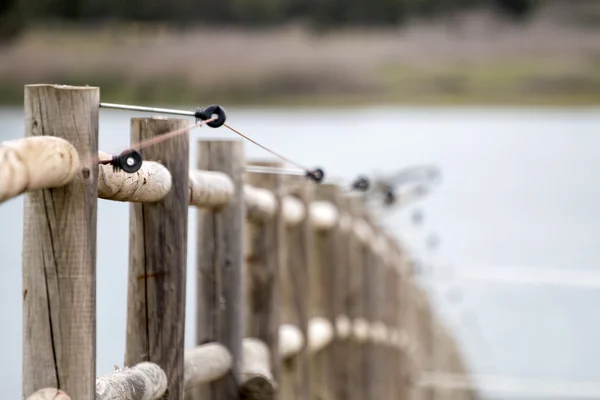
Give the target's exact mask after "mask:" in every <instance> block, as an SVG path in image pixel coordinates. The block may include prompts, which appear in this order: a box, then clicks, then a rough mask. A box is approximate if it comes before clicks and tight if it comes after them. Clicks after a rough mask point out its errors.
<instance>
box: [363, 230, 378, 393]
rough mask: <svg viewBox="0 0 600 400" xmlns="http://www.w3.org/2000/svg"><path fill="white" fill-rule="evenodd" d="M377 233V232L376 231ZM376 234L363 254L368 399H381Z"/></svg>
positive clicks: (365, 368)
mask: <svg viewBox="0 0 600 400" xmlns="http://www.w3.org/2000/svg"><path fill="white" fill-rule="evenodd" d="M374 232H375V231H374ZM375 238H376V236H375V234H373V235H372V238H371V239H370V240H369V241H368V242H367V243H366V244H365V245H364V247H363V254H364V256H363V257H364V262H363V274H362V275H363V286H362V290H363V296H364V302H365V303H364V304H365V311H364V318H365V320H366V321H367V322H368V323H369V340H367V342H366V343H365V362H364V364H363V373H364V376H365V390H366V391H367V396H366V398H368V399H376V398H379V396H380V393H379V390H378V389H379V382H378V381H379V378H380V377H379V374H378V361H379V360H378V358H379V357H378V355H379V354H378V353H379V352H378V345H377V343H376V342H375V340H374V339H375V337H376V335H374V333H375V332H376V331H375V330H373V329H372V328H373V327H375V323H376V322H377V319H378V307H377V303H378V297H379V294H380V289H381V288H379V287H378V286H379V285H378V284H379V282H378V281H379V274H380V269H381V266H380V264H379V258H378V257H377V253H376V252H375V251H374V246H373V243H374V242H375Z"/></svg>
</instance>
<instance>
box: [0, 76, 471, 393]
mask: <svg viewBox="0 0 600 400" xmlns="http://www.w3.org/2000/svg"><path fill="white" fill-rule="evenodd" d="M98 108H99V89H98V88H93V87H84V88H80V87H70V86H58V85H28V86H26V87H25V125H26V137H25V138H23V139H19V140H14V141H10V142H5V143H1V144H0V202H3V201H6V200H8V199H10V198H13V197H15V196H18V195H20V194H24V196H25V219H24V221H25V223H24V224H25V226H24V247H23V305H24V306H23V307H24V309H23V312H24V332H23V396H24V398H28V399H31V400H34V399H36V400H40V399H47V398H53V399H70V398H71V399H74V400H75V399H77V400H79V399H92V398H97V399H114V400H120V399H123V400H124V399H128V400H134V399H135V400H142V399H143V400H152V399H177V400H183V399H186V400H200V399H203V400H204V399H214V400H226V399H231V400H233V399H240V398H242V399H281V400H292V399H299V400H345V399H351V400H352V399H354V400H363V399H365V400H367V399H400V400H404V399H425V398H427V399H430V398H431V399H432V398H434V397H435V398H436V399H446V398H452V399H470V398H473V396H474V390H471V389H465V386H464V385H462V386H461V390H460V391H458V390H451V389H447V388H443V389H442V388H440V389H439V390H437V389H435V387H434V386H435V385H433V387H432V385H428V386H427V387H421V386H419V385H416V383H415V382H416V381H417V379H418V376H419V374H420V373H421V372H435V371H445V372H449V373H461V374H463V375H464V374H466V372H467V371H466V366H465V363H464V361H463V358H462V356H461V354H460V350H459V348H458V346H457V343H456V340H455V339H454V338H453V337H452V336H451V335H450V334H449V333H448V332H447V330H446V328H445V327H444V325H443V323H442V322H441V320H439V318H437V317H436V315H435V311H434V310H433V309H432V307H431V305H430V304H429V302H428V300H427V297H426V295H425V293H424V291H423V290H422V289H420V288H419V286H418V284H417V283H416V282H415V281H414V280H413V279H412V276H411V272H410V268H409V263H410V260H408V259H407V257H406V255H405V254H404V252H403V251H402V247H401V244H400V243H398V242H397V241H396V240H395V239H394V238H393V237H392V236H391V235H389V233H387V232H385V231H384V230H383V229H382V228H381V227H380V226H378V223H377V221H376V220H375V219H374V218H373V217H372V215H371V214H370V213H369V210H368V209H367V208H366V207H365V205H364V202H363V201H362V196H361V195H359V194H356V193H351V192H346V191H344V190H342V189H340V188H339V187H337V186H335V185H325V184H323V185H316V184H315V183H313V182H309V181H306V180H303V179H300V178H299V177H291V176H289V177H284V176H281V175H265V174H257V173H245V172H244V169H245V166H246V161H245V159H244V147H243V143H242V142H240V141H216V140H201V141H199V142H198V143H197V146H198V152H197V154H198V159H197V162H196V165H197V169H190V168H189V159H188V155H189V146H190V143H189V136H188V135H187V134H185V135H180V136H177V137H175V138H170V139H169V140H166V141H162V142H160V143H158V144H156V145H154V146H150V147H147V148H144V149H143V150H142V153H143V157H144V160H145V161H143V164H142V167H141V168H140V169H139V170H138V171H137V172H135V173H132V174H129V173H126V172H124V171H114V170H113V168H112V167H111V166H109V165H97V160H98V159H100V160H102V159H107V158H110V155H108V154H107V153H104V152H102V151H98V148H97V143H98ZM187 126H189V122H188V121H187V120H183V119H173V118H163V117H149V118H133V119H132V121H131V141H132V142H139V141H140V140H144V139H150V138H155V137H157V136H160V135H163V134H165V133H167V132H169V131H172V130H175V129H180V128H184V127H187ZM254 164H255V165H256V163H254ZM258 164H260V165H265V163H264V162H260V163H258ZM267 165H278V164H273V163H267ZM99 198H100V199H105V200H112V201H121V202H129V203H131V204H130V205H129V207H130V257H129V277H128V299H127V331H126V332H125V334H126V351H125V358H124V361H125V362H124V364H125V366H126V367H124V368H123V369H118V370H115V371H112V372H110V373H108V374H107V375H103V376H100V377H98V378H96V370H95V365H96V362H95V360H96V358H95V357H96V336H95V335H96V332H95V324H96V315H95V310H96V291H95V290H96V280H95V277H96V261H95V260H96V258H95V257H96V218H97V216H96V205H97V201H98V199H99ZM189 207H196V208H198V211H199V212H198V221H197V231H198V235H197V236H198V239H197V248H198V252H197V253H198V256H197V260H196V269H195V272H196V275H195V276H193V277H191V278H192V279H196V281H197V293H196V315H195V324H196V347H195V348H192V349H185V348H184V325H185V321H186V318H190V316H189V314H188V315H186V308H185V298H186V296H185V290H186V280H187V279H189V278H188V271H187V265H188V260H187V249H186V246H187V243H188V240H187V227H188V208H189ZM69 396H71V397H69Z"/></svg>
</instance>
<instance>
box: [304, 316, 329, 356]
mask: <svg viewBox="0 0 600 400" xmlns="http://www.w3.org/2000/svg"><path fill="white" fill-rule="evenodd" d="M308 338H309V341H308V342H309V345H310V350H311V351H312V352H316V351H319V350H321V349H323V348H324V347H326V346H327V345H328V344H329V343H330V342H331V340H332V339H333V325H332V324H331V322H329V321H328V320H327V319H325V318H322V317H315V318H311V319H310V321H309V324H308Z"/></svg>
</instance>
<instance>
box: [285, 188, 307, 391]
mask: <svg viewBox="0 0 600 400" xmlns="http://www.w3.org/2000/svg"><path fill="white" fill-rule="evenodd" d="M294 178H297V177H293V176H290V177H288V179H286V181H285V185H286V186H287V185H289V187H290V188H293V189H291V191H289V192H288V190H286V193H288V194H289V195H292V196H294V197H296V198H298V199H299V200H300V201H301V202H302V205H303V206H304V210H305V213H304V218H303V219H302V221H301V222H300V224H298V225H295V226H291V227H288V228H287V231H286V252H287V259H286V263H285V264H284V268H283V270H282V279H281V282H282V289H283V293H282V294H283V307H284V312H283V314H282V316H281V317H282V318H281V322H282V323H284V324H291V325H293V326H296V327H297V328H298V329H300V331H301V332H302V336H303V338H304V345H303V346H302V349H301V350H300V352H299V353H298V354H297V355H295V356H294V357H291V358H289V359H287V360H284V362H283V368H282V374H281V398H283V399H285V400H294V399H295V400H309V394H310V369H309V352H308V312H309V299H310V291H311V288H310V286H309V275H308V274H309V270H310V268H311V265H312V263H313V262H314V261H313V257H312V248H313V246H314V231H313V227H312V224H311V221H310V214H309V212H308V210H309V207H310V202H311V200H312V198H313V195H314V185H313V184H312V183H311V182H306V180H305V178H298V179H294Z"/></svg>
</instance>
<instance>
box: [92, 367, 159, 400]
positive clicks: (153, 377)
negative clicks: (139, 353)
mask: <svg viewBox="0 0 600 400" xmlns="http://www.w3.org/2000/svg"><path fill="white" fill-rule="evenodd" d="M167 386H168V382H167V375H166V374H165V372H164V371H163V370H162V369H161V368H160V367H159V366H158V365H157V364H154V363H150V362H142V363H139V364H136V365H135V366H133V367H131V368H123V369H117V370H115V371H113V372H111V373H110V374H107V375H104V376H102V377H100V378H98V379H96V399H97V400H121V399H123V400H125V399H127V400H155V399H160V398H161V397H162V395H163V394H164V393H165V391H166V390H167Z"/></svg>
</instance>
